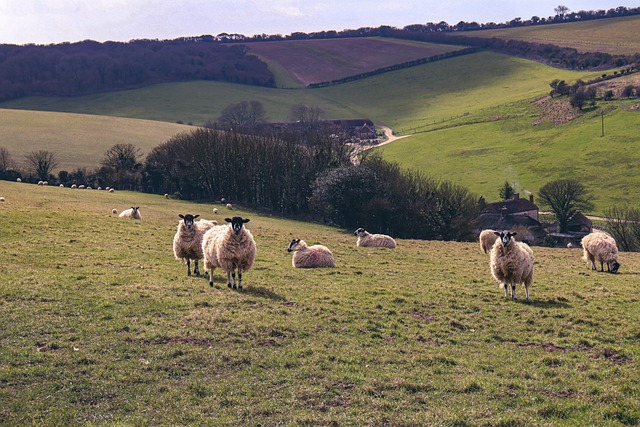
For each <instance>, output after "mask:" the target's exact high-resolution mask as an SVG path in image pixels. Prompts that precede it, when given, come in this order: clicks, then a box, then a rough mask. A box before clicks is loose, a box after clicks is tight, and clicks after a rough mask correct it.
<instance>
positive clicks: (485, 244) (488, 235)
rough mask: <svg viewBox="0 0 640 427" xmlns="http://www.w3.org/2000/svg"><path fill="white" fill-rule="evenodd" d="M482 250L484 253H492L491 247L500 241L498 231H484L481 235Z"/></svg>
mask: <svg viewBox="0 0 640 427" xmlns="http://www.w3.org/2000/svg"><path fill="white" fill-rule="evenodd" d="M479 240H480V249H482V250H483V251H484V253H485V254H486V253H488V252H490V251H491V247H492V246H493V244H494V243H495V242H496V240H498V236H496V231H495V230H491V229H486V230H482V232H481V233H480V237H479Z"/></svg>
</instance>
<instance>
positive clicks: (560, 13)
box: [553, 5, 569, 20]
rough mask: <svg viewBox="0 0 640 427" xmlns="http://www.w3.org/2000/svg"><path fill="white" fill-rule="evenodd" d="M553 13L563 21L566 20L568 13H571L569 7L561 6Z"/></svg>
mask: <svg viewBox="0 0 640 427" xmlns="http://www.w3.org/2000/svg"><path fill="white" fill-rule="evenodd" d="M553 11H554V12H555V13H556V16H557V17H559V18H560V19H561V20H564V16H565V15H566V14H567V12H569V8H568V7H567V6H563V5H559V6H558V7H556V8H554V9H553Z"/></svg>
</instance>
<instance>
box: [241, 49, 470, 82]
mask: <svg viewBox="0 0 640 427" xmlns="http://www.w3.org/2000/svg"><path fill="white" fill-rule="evenodd" d="M245 46H247V47H248V48H249V53H251V54H255V55H258V56H259V57H260V58H261V59H263V60H265V61H266V62H267V63H268V64H270V68H272V67H274V66H275V69H273V68H272V69H271V71H272V72H274V74H275V75H276V81H278V80H279V84H278V87H287V85H290V83H287V81H288V79H293V80H295V81H296V82H297V83H298V84H299V85H302V86H306V85H308V84H310V83H320V82H326V81H331V80H337V79H341V78H344V77H348V76H353V75H357V74H361V73H365V72H369V71H373V70H377V69H380V68H384V67H388V66H390V65H395V64H400V63H405V62H409V61H414V60H416V59H422V58H429V57H432V56H435V55H440V54H443V53H448V52H453V51H455V50H459V49H461V48H460V47H455V46H448V45H438V44H433V43H421V42H411V41H403V40H399V39H391V38H379V37H366V38H365V37H362V38H345V39H331V40H292V41H277V42H260V43H248V44H246V45H245ZM277 70H286V73H287V74H288V76H280V73H278V72H277Z"/></svg>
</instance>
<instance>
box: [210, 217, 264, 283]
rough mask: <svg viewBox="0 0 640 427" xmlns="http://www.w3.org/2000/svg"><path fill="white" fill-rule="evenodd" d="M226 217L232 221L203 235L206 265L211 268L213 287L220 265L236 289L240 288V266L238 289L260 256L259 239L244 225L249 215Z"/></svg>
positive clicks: (228, 220)
mask: <svg viewBox="0 0 640 427" xmlns="http://www.w3.org/2000/svg"><path fill="white" fill-rule="evenodd" d="M224 220H225V221H226V222H228V223H229V224H228V225H222V226H217V227H213V228H210V229H209V230H208V231H207V232H206V233H205V234H204V237H203V238H202V254H203V255H204V266H205V268H206V269H207V270H209V285H210V286H213V270H214V269H215V268H216V267H220V268H221V269H222V270H224V271H226V273H227V286H228V287H229V288H233V289H236V272H235V270H236V269H237V270H238V289H242V273H243V272H244V271H247V270H249V269H250V268H251V266H252V265H253V263H254V261H255V259H256V242H255V241H254V240H253V235H252V234H251V232H250V231H249V230H248V229H247V228H246V227H244V224H246V223H247V222H249V218H242V217H239V216H234V217H233V218H225V219H224ZM232 277H233V284H232V283H231V278H232Z"/></svg>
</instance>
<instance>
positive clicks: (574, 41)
mask: <svg viewBox="0 0 640 427" xmlns="http://www.w3.org/2000/svg"><path fill="white" fill-rule="evenodd" d="M638 28H640V16H625V17H620V18H607V19H595V20H591V21H583V22H569V23H564V24H549V25H539V26H529V27H515V28H503V29H497V30H483V31H473V32H468V33H467V34H469V35H470V36H476V37H498V38H504V39H516V40H525V41H530V42H536V43H550V44H554V45H557V46H562V47H572V48H575V49H577V50H578V51H580V52H606V53H612V54H627V55H628V54H634V53H638V52H640V31H638Z"/></svg>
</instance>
